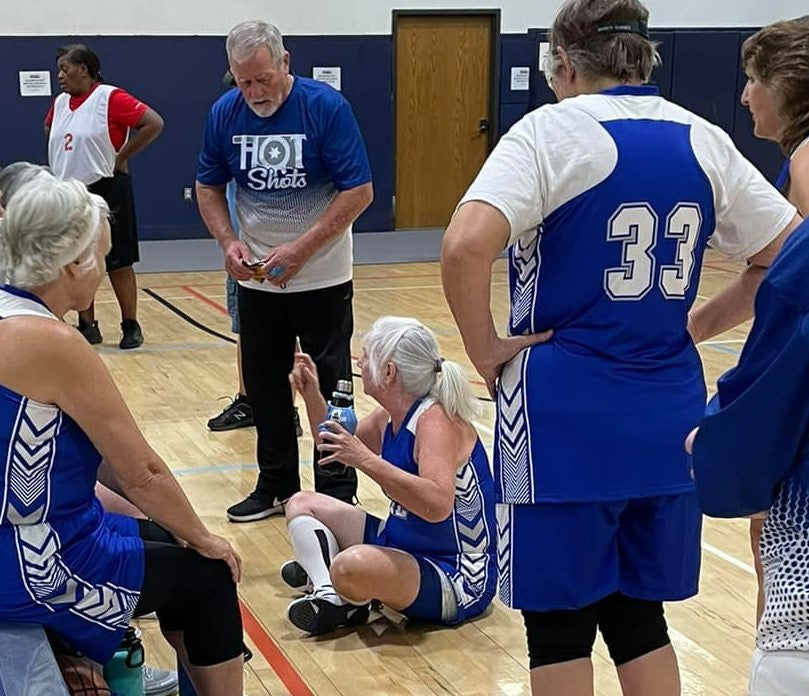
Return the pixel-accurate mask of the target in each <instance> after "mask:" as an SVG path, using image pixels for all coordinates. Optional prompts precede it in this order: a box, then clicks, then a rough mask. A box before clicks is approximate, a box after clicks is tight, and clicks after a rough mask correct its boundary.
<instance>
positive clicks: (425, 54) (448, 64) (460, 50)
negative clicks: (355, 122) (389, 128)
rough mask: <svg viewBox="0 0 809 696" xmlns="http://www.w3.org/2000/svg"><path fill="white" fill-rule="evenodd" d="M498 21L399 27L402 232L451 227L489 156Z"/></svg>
mask: <svg viewBox="0 0 809 696" xmlns="http://www.w3.org/2000/svg"><path fill="white" fill-rule="evenodd" d="M492 24H493V18H492V17H491V16H486V15H469V16H464V15H451V16H446V15H434V16H430V15H422V16H400V17H398V21H397V23H396V30H395V31H396V35H395V42H396V228H397V229H408V228H414V227H444V226H445V225H446V224H447V223H448V222H449V218H450V216H451V215H452V212H453V210H454V209H455V206H456V205H457V204H458V201H459V200H460V198H461V196H462V195H463V193H464V192H465V191H466V188H467V187H468V186H469V184H470V183H471V182H472V180H473V179H474V178H475V175H476V174H477V173H478V170H479V169H480V167H481V165H482V164H483V162H484V161H485V159H486V156H487V154H488V152H489V133H488V128H489V124H490V123H491V121H492V117H491V97H490V95H491V78H492V75H491V63H492V61H491V52H492V31H493V29H492Z"/></svg>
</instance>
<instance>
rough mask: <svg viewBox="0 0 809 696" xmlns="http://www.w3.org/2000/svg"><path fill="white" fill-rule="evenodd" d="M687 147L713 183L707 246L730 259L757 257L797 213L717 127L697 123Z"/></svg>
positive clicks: (696, 121)
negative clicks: (712, 218) (712, 215)
mask: <svg viewBox="0 0 809 696" xmlns="http://www.w3.org/2000/svg"><path fill="white" fill-rule="evenodd" d="M691 146H692V149H693V151H694V155H695V157H696V158H697V161H698V162H699V165H700V167H701V168H702V170H703V171H704V172H705V175H706V176H707V177H708V180H709V181H710V182H711V186H712V188H713V194H714V207H715V209H716V229H715V231H714V234H713V236H712V237H711V239H710V241H709V244H710V246H711V247H713V248H715V249H717V250H719V251H721V252H722V253H723V254H725V255H726V256H728V257H729V258H731V259H735V260H745V259H749V258H750V257H752V256H755V255H756V254H757V253H758V252H759V251H761V250H762V249H764V247H766V246H767V245H768V244H770V242H772V241H773V240H774V239H775V238H776V237H777V236H778V235H779V234H780V233H781V232H782V231H783V230H784V229H785V228H786V226H787V225H788V224H789V223H790V222H791V221H792V219H793V218H794V217H795V215H796V214H797V210H796V208H795V206H793V205H792V204H791V203H789V202H788V201H787V200H786V199H785V198H784V197H783V196H782V195H781V194H780V193H779V192H778V191H777V190H776V189H775V187H774V186H773V185H772V184H771V183H770V182H769V181H767V179H765V178H764V175H763V174H762V173H761V172H760V171H759V170H758V169H756V168H755V167H754V166H753V164H752V163H751V162H750V161H749V160H747V159H746V158H745V157H744V156H743V155H742V153H741V152H739V151H738V150H737V149H736V146H735V145H734V144H733V141H732V140H731V139H730V136H729V135H728V134H727V133H725V131H723V130H722V129H721V128H719V127H718V126H715V125H713V124H711V123H708V122H707V121H704V120H702V119H695V122H694V125H693V127H692V128H691Z"/></svg>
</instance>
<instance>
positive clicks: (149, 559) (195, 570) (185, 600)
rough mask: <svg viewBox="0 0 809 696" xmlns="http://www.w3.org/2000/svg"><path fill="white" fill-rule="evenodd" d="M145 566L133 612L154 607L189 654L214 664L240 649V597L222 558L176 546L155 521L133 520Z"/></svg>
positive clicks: (197, 660)
mask: <svg viewBox="0 0 809 696" xmlns="http://www.w3.org/2000/svg"><path fill="white" fill-rule="evenodd" d="M138 532H139V534H140V538H141V539H142V540H143V547H144V556H145V567H144V576H143V587H142V588H141V591H140V597H139V599H138V604H137V606H136V607H135V616H143V615H144V614H148V613H150V612H152V611H155V612H157V618H158V620H159V621H160V628H161V629H162V630H163V631H182V633H183V642H184V644H185V650H186V652H187V653H188V660H189V662H191V664H192V665H195V666H197V667H208V666H210V665H217V664H219V663H221V662H226V661H227V660H232V659H233V658H235V657H238V656H239V655H241V654H242V653H243V646H244V642H243V640H242V617H241V613H240V611H239V597H238V594H237V592H236V583H234V582H233V578H232V577H231V574H230V568H229V567H228V565H227V563H225V562H224V561H215V560H212V559H210V558H205V557H204V556H200V555H199V554H198V553H197V552H196V551H193V550H192V549H189V548H183V547H181V546H178V545H177V543H176V542H175V540H174V538H173V537H172V536H171V534H169V533H168V532H167V531H166V530H165V529H163V527H161V526H160V525H158V524H156V523H154V522H151V521H147V520H138Z"/></svg>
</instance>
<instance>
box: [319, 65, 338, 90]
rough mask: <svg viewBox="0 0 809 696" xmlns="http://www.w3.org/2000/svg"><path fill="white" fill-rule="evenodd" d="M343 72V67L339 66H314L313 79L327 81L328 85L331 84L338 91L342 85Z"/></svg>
mask: <svg viewBox="0 0 809 696" xmlns="http://www.w3.org/2000/svg"><path fill="white" fill-rule="evenodd" d="M341 73H342V69H341V68H338V67H334V68H312V78H313V79H315V80H318V81H319V82H325V83H326V84H327V85H331V86H332V87H334V89H336V90H337V91H338V92H339V91H340V85H341Z"/></svg>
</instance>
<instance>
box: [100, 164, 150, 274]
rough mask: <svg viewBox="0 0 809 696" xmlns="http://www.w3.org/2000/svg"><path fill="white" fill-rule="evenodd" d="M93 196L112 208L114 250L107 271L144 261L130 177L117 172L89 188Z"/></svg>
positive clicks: (109, 258)
mask: <svg viewBox="0 0 809 696" xmlns="http://www.w3.org/2000/svg"><path fill="white" fill-rule="evenodd" d="M87 188H88V190H89V191H90V193H95V194H97V195H99V196H101V197H102V198H103V199H104V200H105V201H107V205H108V206H109V207H110V214H111V217H110V230H111V232H112V249H111V250H110V253H109V254H107V271H108V272H109V271H115V270H117V269H119V268H126V267H127V266H131V265H132V264H133V263H136V262H137V261H140V254H139V253H138V226H137V222H136V220H135V196H134V194H133V192H132V179H131V178H130V176H129V174H124V173H123V172H115V174H114V175H113V176H111V177H108V178H104V179H99V180H98V181H96V182H94V183H92V184H90V185H89V186H88V187H87Z"/></svg>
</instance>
